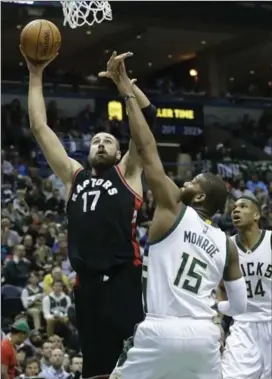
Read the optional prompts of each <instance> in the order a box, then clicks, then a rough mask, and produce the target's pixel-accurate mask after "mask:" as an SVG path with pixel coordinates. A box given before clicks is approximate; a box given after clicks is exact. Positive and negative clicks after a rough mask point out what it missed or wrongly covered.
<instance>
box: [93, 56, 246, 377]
mask: <svg viewBox="0 0 272 379" xmlns="http://www.w3.org/2000/svg"><path fill="white" fill-rule="evenodd" d="M124 57H126V55H121V56H118V57H116V58H115V60H116V61H118V62H119V65H118V66H115V67H114V70H112V71H110V70H108V71H107V72H104V73H100V76H104V77H108V78H111V79H112V80H113V81H114V82H115V84H116V85H117V87H118V89H119V92H120V93H121V94H122V95H123V97H124V99H125V101H126V109H127V114H128V118H129V126H130V132H131V137H132V140H133V142H134V143H135V146H136V148H137V151H138V154H139V156H140V158H141V162H142V165H143V169H144V174H145V178H146V181H147V183H148V185H149V187H150V189H151V191H152V193H153V195H154V198H155V202H156V204H157V207H156V210H155V214H154V219H153V221H152V225H151V227H150V231H149V253H148V254H146V255H145V257H144V263H143V264H144V265H143V295H144V296H143V297H144V300H145V310H146V318H145V320H144V321H143V322H142V323H141V324H140V325H139V326H138V327H137V328H136V331H135V335H134V338H133V341H131V342H132V343H131V345H134V346H133V347H131V348H130V349H126V352H125V353H126V355H127V359H126V360H125V359H122V363H123V365H122V367H121V366H119V367H118V364H117V367H116V369H115V370H114V372H113V373H112V376H111V378H112V379H113V378H122V379H138V378H141V379H160V378H167V379H220V378H221V356H220V336H221V331H220V328H219V327H218V325H216V324H215V323H214V318H215V317H216V316H217V311H216V310H214V309H213V308H214V306H215V296H214V295H213V294H214V293H215V292H216V289H217V287H218V284H219V282H220V281H221V279H222V277H224V281H225V286H226V291H227V294H228V300H227V301H222V302H219V303H218V305H217V307H218V309H219V311H220V312H221V313H224V314H227V315H231V316H233V315H236V314H240V313H243V312H244V311H245V309H246V301H247V298H246V285H245V281H244V279H243V277H242V273H241V270H240V265H239V260H238V253H237V249H236V247H235V244H234V243H233V242H232V241H231V240H230V239H229V238H228V237H227V236H226V234H225V233H223V232H222V231H221V230H220V229H219V228H216V227H215V226H213V225H212V223H211V221H210V219H211V217H212V215H213V214H214V213H215V212H216V211H217V210H218V209H222V208H223V207H224V205H225V201H226V198H227V195H228V193H227V189H226V185H225V183H224V182H223V181H222V180H221V179H220V178H219V177H217V176H214V175H213V174H201V175H198V176H197V177H195V178H194V179H193V180H192V181H191V182H186V183H185V184H184V187H183V188H181V189H179V188H178V187H177V186H176V185H175V184H174V183H173V182H172V181H170V180H169V178H167V177H166V175H165V172H164V169H163V165H162V162H161V160H160V158H159V154H158V151H157V146H156V141H155V139H154V137H153V134H152V133H151V132H150V129H149V127H148V125H147V123H146V121H145V119H144V117H143V115H142V112H141V110H140V108H139V105H138V102H137V100H136V98H135V96H134V93H133V87H132V85H131V83H130V80H129V78H128V76H127V74H126V69H125V65H124ZM127 350H128V351H127Z"/></svg>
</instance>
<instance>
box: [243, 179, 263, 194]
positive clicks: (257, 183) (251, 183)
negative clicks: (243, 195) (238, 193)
mask: <svg viewBox="0 0 272 379" xmlns="http://www.w3.org/2000/svg"><path fill="white" fill-rule="evenodd" d="M247 188H248V189H249V190H250V191H251V192H252V193H254V194H255V193H256V190H257V188H260V189H262V190H263V191H264V192H267V186H266V185H265V184H264V182H263V181H261V180H259V178H258V175H257V174H254V175H252V177H251V180H248V182H247Z"/></svg>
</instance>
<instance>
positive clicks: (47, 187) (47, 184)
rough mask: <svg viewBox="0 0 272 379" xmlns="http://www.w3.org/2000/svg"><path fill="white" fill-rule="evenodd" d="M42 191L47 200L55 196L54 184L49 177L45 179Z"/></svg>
mask: <svg viewBox="0 0 272 379" xmlns="http://www.w3.org/2000/svg"><path fill="white" fill-rule="evenodd" d="M42 192H43V194H44V196H45V199H46V200H48V199H50V198H51V197H52V196H53V184H52V182H51V181H50V180H49V179H46V180H44V182H43V191H42Z"/></svg>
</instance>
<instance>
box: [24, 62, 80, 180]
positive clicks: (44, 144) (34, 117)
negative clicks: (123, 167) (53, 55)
mask: <svg viewBox="0 0 272 379" xmlns="http://www.w3.org/2000/svg"><path fill="white" fill-rule="evenodd" d="M25 59H26V63H27V66H28V69H29V92H28V112H29V121H30V128H31V130H32V132H33V134H34V136H35V138H36V140H37V142H38V144H39V145H40V147H41V149H42V151H43V153H44V155H45V158H46V160H47V162H48V164H49V166H50V167H51V168H52V170H53V171H54V172H55V174H56V175H57V176H58V177H59V178H60V179H61V180H62V181H63V183H64V184H65V185H66V186H68V187H69V186H70V184H71V183H72V179H73V175H74V173H75V171H76V170H78V169H79V168H81V165H80V164H79V163H78V162H76V161H75V160H73V159H71V158H69V157H68V155H67V153H66V151H65V149H64V147H63V146H62V143H61V142H60V140H59V139H58V137H57V136H56V134H55V133H54V132H53V131H52V130H51V129H50V127H49V126H48V125H47V118H46V109H45V104H44V97H43V83H42V75H43V70H44V68H45V67H46V66H47V64H48V63H49V62H47V63H45V64H40V65H34V64H32V63H31V62H30V61H29V60H28V59H27V58H26V57H25Z"/></svg>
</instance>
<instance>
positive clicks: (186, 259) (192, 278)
mask: <svg viewBox="0 0 272 379" xmlns="http://www.w3.org/2000/svg"><path fill="white" fill-rule="evenodd" d="M198 267H201V268H202V269H203V270H206V267H207V264H206V263H205V262H202V261H200V260H199V259H196V258H192V257H190V255H189V254H187V253H183V254H182V256H181V265H180V267H179V270H178V273H177V276H176V278H175V280H174V285H175V286H180V284H181V282H182V284H181V288H183V289H185V290H187V291H190V292H193V293H198V290H199V287H200V285H201V281H202V276H201V275H200V274H199V273H198V272H196V269H197V268H198ZM193 282H195V283H194V284H192V283H193Z"/></svg>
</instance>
